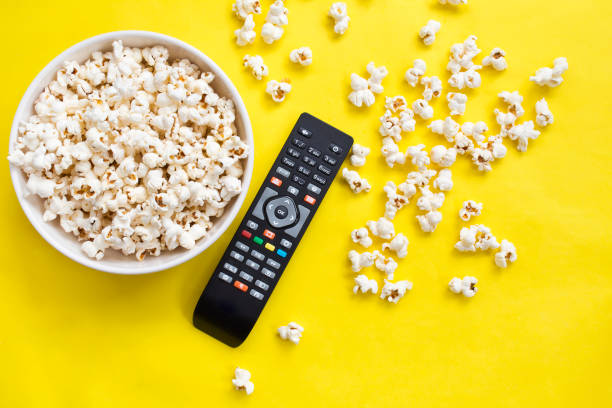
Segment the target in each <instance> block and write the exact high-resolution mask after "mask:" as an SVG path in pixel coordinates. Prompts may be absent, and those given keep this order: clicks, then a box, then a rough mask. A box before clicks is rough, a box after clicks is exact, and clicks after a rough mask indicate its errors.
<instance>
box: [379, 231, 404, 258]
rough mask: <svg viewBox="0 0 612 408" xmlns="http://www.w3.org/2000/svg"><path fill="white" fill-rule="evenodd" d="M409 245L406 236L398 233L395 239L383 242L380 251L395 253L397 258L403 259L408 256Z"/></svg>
mask: <svg viewBox="0 0 612 408" xmlns="http://www.w3.org/2000/svg"><path fill="white" fill-rule="evenodd" d="M409 243H410V242H409V241H408V238H406V236H405V235H404V234H402V233H401V232H400V233H399V234H397V235H396V236H395V237H393V239H392V240H391V242H385V243H384V244H383V245H382V249H383V250H385V249H388V250H390V251H393V252H395V253H396V254H397V257H398V258H405V257H406V256H407V255H408V244H409Z"/></svg>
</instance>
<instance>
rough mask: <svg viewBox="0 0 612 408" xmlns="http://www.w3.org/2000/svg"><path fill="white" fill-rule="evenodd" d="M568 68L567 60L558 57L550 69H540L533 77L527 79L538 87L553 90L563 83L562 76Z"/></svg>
mask: <svg viewBox="0 0 612 408" xmlns="http://www.w3.org/2000/svg"><path fill="white" fill-rule="evenodd" d="M568 68H569V65H568V64H567V59H566V58H565V57H560V58H557V59H556V60H555V61H554V65H553V68H552V69H551V68H548V67H544V68H540V69H538V70H537V71H536V73H535V75H534V76H531V77H529V80H530V81H532V82H535V83H536V84H538V85H540V86H549V87H551V88H554V87H557V86H559V85H561V83H562V82H563V77H562V75H563V73H565V71H567V70H568Z"/></svg>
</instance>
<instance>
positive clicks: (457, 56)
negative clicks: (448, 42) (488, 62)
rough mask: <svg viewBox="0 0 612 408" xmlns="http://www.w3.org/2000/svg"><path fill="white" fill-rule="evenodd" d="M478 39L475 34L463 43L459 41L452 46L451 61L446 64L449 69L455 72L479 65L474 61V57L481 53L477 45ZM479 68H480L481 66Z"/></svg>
mask: <svg viewBox="0 0 612 408" xmlns="http://www.w3.org/2000/svg"><path fill="white" fill-rule="evenodd" d="M477 39H478V38H477V37H476V36H475V35H471V36H469V37H468V38H467V39H466V40H465V41H464V42H463V43H457V44H454V45H453V46H452V47H451V49H450V57H449V61H448V64H447V65H446V69H447V70H448V71H450V72H451V73H453V74H454V73H457V72H460V71H461V70H462V69H465V70H468V69H470V68H472V67H477V66H475V65H474V63H473V62H472V60H473V59H474V57H476V56H477V55H478V54H480V49H479V48H478V46H477V45H476V40H477ZM475 69H476V68H475ZM477 69H480V67H479V68H477Z"/></svg>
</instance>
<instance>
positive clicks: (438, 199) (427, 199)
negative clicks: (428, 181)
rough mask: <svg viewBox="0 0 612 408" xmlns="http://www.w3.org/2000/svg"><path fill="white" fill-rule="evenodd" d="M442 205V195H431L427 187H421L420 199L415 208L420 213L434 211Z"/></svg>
mask: <svg viewBox="0 0 612 408" xmlns="http://www.w3.org/2000/svg"><path fill="white" fill-rule="evenodd" d="M442 204H444V193H432V192H431V191H430V190H429V186H425V187H421V197H419V199H418V200H417V204H416V205H417V207H419V209H420V210H421V211H434V210H437V209H438V208H440V207H442Z"/></svg>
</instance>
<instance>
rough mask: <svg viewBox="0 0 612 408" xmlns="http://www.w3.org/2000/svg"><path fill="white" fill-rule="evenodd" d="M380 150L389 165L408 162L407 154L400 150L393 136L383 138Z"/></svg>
mask: <svg viewBox="0 0 612 408" xmlns="http://www.w3.org/2000/svg"><path fill="white" fill-rule="evenodd" d="M380 151H381V153H382V155H383V157H384V158H385V162H386V163H387V166H389V167H393V166H394V165H395V164H404V163H405V162H406V154H404V153H402V152H400V151H399V146H398V145H397V144H396V143H395V142H394V141H393V138H391V137H385V138H383V140H382V147H381V149H380Z"/></svg>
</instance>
